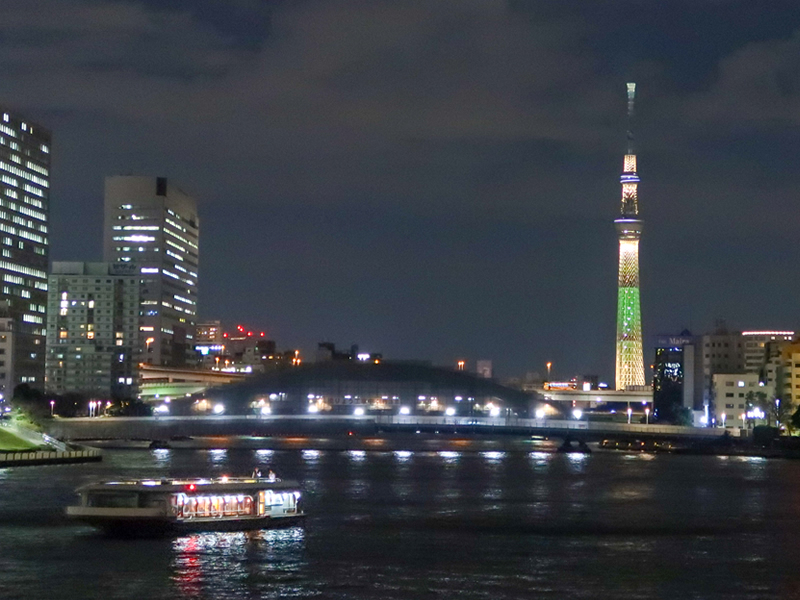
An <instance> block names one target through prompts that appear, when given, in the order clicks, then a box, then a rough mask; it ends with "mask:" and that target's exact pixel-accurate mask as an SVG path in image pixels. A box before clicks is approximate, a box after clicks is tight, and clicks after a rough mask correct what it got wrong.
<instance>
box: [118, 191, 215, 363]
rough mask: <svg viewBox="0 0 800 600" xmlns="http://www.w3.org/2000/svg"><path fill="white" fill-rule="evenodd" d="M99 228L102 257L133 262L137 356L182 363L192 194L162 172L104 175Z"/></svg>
mask: <svg viewBox="0 0 800 600" xmlns="http://www.w3.org/2000/svg"><path fill="white" fill-rule="evenodd" d="M103 229H104V237H103V260H105V261H106V262H116V263H127V264H129V265H135V267H136V269H137V270H138V273H139V277H140V284H141V288H140V309H139V332H140V340H139V341H140V346H141V357H142V358H141V360H142V362H145V363H149V364H154V365H164V366H174V367H180V366H184V365H185V364H186V362H187V357H189V356H190V353H191V352H193V346H194V336H195V326H196V321H197V278H198V264H199V262H198V261H199V233H200V230H199V221H198V218H197V205H196V203H195V201H194V199H192V198H191V197H190V196H188V195H187V194H185V193H184V192H182V191H181V190H179V189H178V188H177V187H176V186H174V185H171V184H169V183H168V181H167V179H166V178H164V177H146V176H114V177H107V178H106V184H105V222H104V227H103Z"/></svg>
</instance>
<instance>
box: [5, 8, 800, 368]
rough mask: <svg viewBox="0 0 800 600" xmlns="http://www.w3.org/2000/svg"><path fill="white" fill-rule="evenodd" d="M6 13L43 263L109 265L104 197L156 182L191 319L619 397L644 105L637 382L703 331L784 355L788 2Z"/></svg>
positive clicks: (790, 108)
mask: <svg viewBox="0 0 800 600" xmlns="http://www.w3.org/2000/svg"><path fill="white" fill-rule="evenodd" d="M4 4H5V5H4V7H3V8H2V9H0V14H2V16H3V17H4V19H3V25H0V31H2V32H4V33H7V34H8V35H6V36H5V37H4V38H3V39H4V41H3V42H2V46H0V47H2V48H3V49H4V50H6V52H4V53H3V56H4V57H3V58H0V68H3V69H4V72H5V73H7V74H8V76H7V77H5V78H3V80H2V82H0V100H2V103H3V104H4V105H7V106H9V107H11V108H14V109H16V110H18V111H19V112H20V113H22V114H24V115H26V116H29V117H30V118H31V119H32V120H35V121H37V122H42V123H43V124H44V125H45V126H46V127H47V128H48V129H50V130H51V131H52V132H53V138H54V141H53V165H52V181H53V184H54V185H53V193H52V208H51V213H52V216H51V231H52V253H51V260H60V261H64V260H79V261H86V260H97V259H98V258H99V256H100V252H99V248H100V247H101V239H100V234H99V232H100V231H101V230H102V185H103V179H104V178H105V177H106V176H108V175H115V174H124V173H135V174H151V175H164V176H167V177H169V178H170V179H172V180H175V181H176V182H178V183H179V184H180V185H181V186H183V187H185V188H186V191H187V192H188V193H189V194H191V195H195V196H197V197H198V201H199V204H200V206H199V212H200V214H201V217H202V218H203V219H204V222H205V223H206V224H207V225H206V226H205V228H204V241H203V244H204V265H203V282H202V284H201V289H200V294H199V313H200V315H199V316H200V317H201V318H203V319H208V318H222V319H223V320H225V321H228V322H230V321H233V320H237V321H246V322H257V323H260V324H263V327H265V328H266V329H267V330H268V333H269V335H270V337H272V338H273V339H276V340H277V341H278V342H279V345H281V346H283V345H290V344H291V345H293V346H299V347H301V348H303V349H304V350H306V351H310V350H313V348H314V346H315V345H316V342H318V341H321V340H330V341H336V342H337V343H340V344H342V345H347V344H349V343H351V342H358V343H360V344H361V345H362V347H364V349H365V350H370V351H381V352H383V353H384V354H385V355H387V356H393V357H410V356H421V357H426V358H430V359H432V360H434V362H437V363H446V362H449V361H451V360H452V359H453V358H454V357H459V356H466V357H468V358H470V359H472V360H475V359H479V358H490V359H493V361H494V364H495V367H496V369H497V371H498V373H499V374H500V375H501V376H507V375H512V374H521V373H524V372H525V371H527V370H539V371H540V372H544V370H545V366H544V365H545V363H546V362H548V361H552V362H553V368H554V374H556V375H563V376H567V375H571V374H576V373H598V374H600V375H601V377H603V378H605V379H607V380H611V378H612V376H613V355H612V353H611V349H610V347H609V343H608V340H609V339H610V337H611V336H612V335H613V330H614V325H615V323H614V319H613V315H614V313H615V310H614V304H615V300H616V298H615V293H614V287H613V285H612V283H611V281H612V280H613V279H614V271H615V266H616V264H615V263H616V260H615V252H616V248H615V244H614V229H613V227H612V226H610V225H609V221H610V219H611V217H612V215H613V214H614V210H613V207H614V199H615V198H616V197H617V195H618V192H617V190H618V188H617V187H616V182H615V176H616V174H617V173H618V171H619V167H618V164H617V163H618V160H619V158H618V157H619V151H618V150H619V145H620V141H621V136H620V134H619V132H620V131H624V127H623V126H622V123H623V122H624V121H623V119H624V111H622V110H620V109H619V106H620V103H619V101H618V98H619V92H618V90H619V87H620V85H621V84H622V83H624V82H625V81H637V82H638V83H639V84H640V86H641V90H642V91H643V93H642V94H640V97H639V98H638V100H639V103H640V106H641V107H643V110H642V111H641V113H642V114H643V115H644V118H642V119H641V120H640V122H639V129H640V131H641V138H642V139H645V140H647V144H646V146H645V147H644V148H641V149H640V155H641V156H643V157H644V163H643V164H645V165H646V168H645V169H644V171H643V178H644V180H645V182H646V184H645V188H643V190H645V191H646V197H647V200H648V201H647V205H646V208H645V210H644V211H643V215H642V217H643V219H644V220H646V221H647V222H648V224H651V223H652V224H654V225H655V224H657V226H658V227H657V228H655V227H653V228H649V227H648V234H647V242H646V244H645V245H644V246H643V247H642V249H641V254H640V260H641V264H642V287H643V288H645V289H646V290H647V292H646V294H645V296H644V297H643V316H644V322H643V329H644V330H645V332H647V333H648V334H649V335H648V338H646V340H645V355H644V359H645V362H646V363H647V364H649V363H650V362H651V360H652V356H651V352H652V350H651V347H652V345H651V344H650V343H649V337H651V335H650V334H656V333H670V332H678V331H681V330H683V329H684V328H687V327H688V328H689V329H691V330H692V331H695V332H698V333H702V332H703V331H709V330H711V329H713V324H714V321H715V319H717V318H724V319H726V320H727V321H728V324H729V326H730V327H731V328H732V329H735V328H747V329H759V328H776V327H777V328H796V323H795V321H796V317H795V311H793V309H792V307H791V301H790V299H791V298H792V297H793V296H794V295H795V294H796V293H797V292H798V291H800V290H798V289H797V288H798V283H797V282H796V281H794V279H796V278H792V277H791V274H790V273H791V269H792V266H793V265H794V264H796V263H797V261H798V259H800V256H798V253H800V251H799V250H798V249H797V248H796V244H794V243H793V228H792V227H791V224H792V223H791V221H792V220H791V218H788V219H787V218H786V216H787V215H791V214H792V212H793V211H794V210H795V209H794V204H795V201H794V198H795V196H796V194H795V192H794V187H796V182H797V180H798V178H800V172H799V170H798V169H799V167H798V166H797V165H796V164H795V161H793V159H792V156H793V154H794V153H793V152H792V149H793V148H794V147H795V146H796V145H797V143H798V138H800V136H799V135H798V127H797V125H798V124H797V116H796V115H798V114H800V111H799V110H798V93H797V91H796V87H793V84H792V81H793V79H792V73H793V72H796V65H797V59H796V58H795V57H796V55H797V54H796V49H797V45H798V39H800V37H799V36H798V34H797V33H796V31H797V30H798V29H800V25H799V24H798V23H797V18H796V17H794V16H793V12H792V6H791V4H790V3H786V2H776V3H775V4H774V6H773V7H772V9H771V11H770V14H769V15H761V14H758V13H757V12H756V13H751V12H749V11H748V9H747V8H746V7H744V5H738V4H731V5H726V6H714V7H709V6H702V7H701V6H697V5H692V4H690V3H683V2H669V3H666V4H664V5H663V6H660V7H659V8H657V9H654V10H652V11H649V12H645V11H644V9H642V8H637V7H636V6H635V5H633V4H628V3H622V2H621V3H618V4H616V5H615V8H612V9H608V10H606V9H604V8H600V7H592V6H591V5H590V4H589V3H579V4H582V8H581V9H580V11H578V10H577V9H570V8H566V7H559V8H554V7H549V6H545V4H544V3H542V4H540V3H537V2H533V3H531V4H530V6H529V7H527V8H525V9H522V8H520V7H517V6H516V5H513V4H509V5H492V6H491V7H490V6H489V5H486V6H481V5H478V4H470V5H465V6H462V7H459V8H458V9H453V8H452V7H447V8H445V7H444V6H443V5H437V4H425V5H422V4H418V3H413V2H406V3H399V4H397V5H396V6H391V7H388V6H380V7H379V6H372V5H369V4H363V5H359V7H360V8H363V10H364V11H369V12H368V16H367V17H366V18H365V17H364V16H361V17H359V16H358V15H359V12H358V11H355V10H349V11H348V10H347V7H346V6H345V5H344V4H340V3H336V2H327V3H320V4H317V5H314V6H311V5H298V6H290V5H289V4H285V3H276V4H275V5H274V7H273V8H264V7H262V6H261V5H260V4H258V3H250V2H236V3H232V4H231V9H230V14H229V15H227V17H224V18H223V15H222V14H221V13H217V12H215V11H216V10H217V9H215V8H214V7H213V6H212V4H211V3H207V2H197V3H194V4H193V5H192V6H191V7H190V5H189V4H188V3H184V2H178V1H174V2H168V3H159V4H158V5H157V4H156V3H154V2H143V3H137V4H133V3H126V2H120V3H116V4H113V5H106V6H103V5H101V4H99V3H93V2H81V1H78V0H75V1H72V2H63V3H47V2H33V3H22V2H15V1H13V0H12V1H11V2H9V3H4ZM40 5H41V6H40ZM36 7H39V10H37V9H36ZM156 7H157V8H156ZM606 8H607V7H606ZM77 9H80V10H77ZM678 15H679V16H678ZM723 25H724V27H723ZM712 30H713V31H714V32H715V34H714V35H713V36H708V35H703V34H704V33H705V32H707V31H712ZM346 32H350V33H351V35H347V33H346ZM623 32H624V33H623ZM54 34H59V35H54ZM121 34H124V35H121ZM148 36H149V37H148ZM145 39H147V40H149V41H148V42H147V44H146V45H145V41H144V40H145ZM120 40H124V41H120ZM178 47H180V48H182V49H183V50H184V51H183V52H181V53H178V52H174V53H173V52H170V49H171V48H172V49H174V48H178ZM98 49H102V51H101V52H98ZM12 51H13V52H12ZM45 91H46V93H45ZM199 192H202V193H199ZM766 199H768V200H769V202H767V200H766ZM77 232H79V235H76V233H77Z"/></svg>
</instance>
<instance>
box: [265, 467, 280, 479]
mask: <svg viewBox="0 0 800 600" xmlns="http://www.w3.org/2000/svg"><path fill="white" fill-rule="evenodd" d="M267 479H268V480H269V481H276V480H277V479H278V478H277V477H276V476H275V471H273V470H272V469H270V470H269V473H267Z"/></svg>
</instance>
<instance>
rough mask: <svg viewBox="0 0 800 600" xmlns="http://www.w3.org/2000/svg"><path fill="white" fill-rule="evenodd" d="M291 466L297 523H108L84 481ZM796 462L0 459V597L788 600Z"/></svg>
mask: <svg viewBox="0 0 800 600" xmlns="http://www.w3.org/2000/svg"><path fill="white" fill-rule="evenodd" d="M257 464H258V465H261V467H262V469H265V468H272V469H274V470H275V471H276V472H277V473H278V474H279V475H280V476H283V477H285V478H292V479H297V480H299V481H300V482H301V485H302V488H303V490H304V495H305V508H306V510H307V512H308V515H309V516H308V518H307V519H306V521H305V524H304V525H303V526H299V527H292V528H288V529H278V530H265V531H260V532H251V533H214V534H199V535H190V536H185V537H179V538H175V539H144V540H118V539H107V538H104V537H101V536H99V535H97V534H95V533H94V532H93V531H92V530H91V529H89V528H87V527H84V526H81V525H76V524H72V523H67V522H66V521H65V520H64V518H63V517H62V516H61V515H62V511H63V507H64V506H66V505H67V504H69V503H71V502H73V500H74V493H73V490H74V488H75V487H77V486H78V485H81V484H83V483H87V482H90V481H94V480H98V479H113V478H137V477H161V476H219V475H222V474H230V475H244V474H249V472H250V471H251V470H252V469H253V467H254V466H255V465H257ZM798 544H800V462H793V461H786V460H765V459H761V458H725V457H704V456H673V455H666V454H658V455H654V454H616V453H611V452H607V453H601V452H595V453H593V454H591V455H579V454H568V455H565V454H555V453H552V452H546V451H542V449H541V448H535V447H534V448H533V450H532V451H530V452H503V451H483V452H474V451H470V443H469V442H466V441H465V442H463V449H459V450H447V451H442V452H430V451H415V452H411V451H392V452H380V451H360V450H359V451H332V450H309V449H305V450H303V449H298V450H281V451H272V450H253V449H229V450H224V449H218V450H214V449H211V450H153V451H150V450H116V451H107V452H106V453H105V456H104V461H103V462H102V463H94V464H87V465H70V466H47V467H23V468H15V469H2V470H0V598H3V599H5V598H37V599H41V598H53V599H60V600H72V599H75V600H78V599H80V600H86V599H94V598H96V599H110V598H130V599H134V598H137V599H138V598H142V599H148V600H154V599H170V600H176V599H183V598H187V599H188V598H192V599H201V598H203V599H205V598H208V599H212V598H213V599H227V598H237V599H240V598H241V599H245V598H246V599H253V598H292V597H294V598H311V597H319V598H326V599H327V598H374V599H381V600H389V599H394V598H403V599H406V598H407V599H412V598H413V599H416V598H486V599H498V598H537V599H538V598H553V599H565V598H586V599H589V598H592V599H594V598H633V599H650V598H658V599H664V598H666V599H671V598H675V599H686V598H697V599H699V598H720V599H721V598H726V599H727V598H748V599H750V598H752V599H756V598H758V599H761V598H800V565H798V561H799V560H800V559H799V558H798V556H797V553H796V548H797V547H798Z"/></svg>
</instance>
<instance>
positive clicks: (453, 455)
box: [437, 450, 461, 465]
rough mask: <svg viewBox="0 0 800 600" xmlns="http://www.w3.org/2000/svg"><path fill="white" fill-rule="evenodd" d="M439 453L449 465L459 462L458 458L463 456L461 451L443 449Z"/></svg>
mask: <svg viewBox="0 0 800 600" xmlns="http://www.w3.org/2000/svg"><path fill="white" fill-rule="evenodd" d="M437 454H438V455H439V456H440V457H442V458H443V459H444V461H445V462H446V463H447V464H449V465H454V464H457V463H458V459H459V458H461V452H453V451H450V450H441V451H439V452H437Z"/></svg>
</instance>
